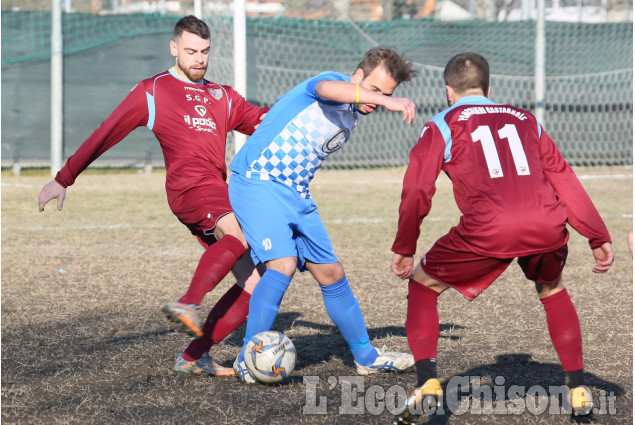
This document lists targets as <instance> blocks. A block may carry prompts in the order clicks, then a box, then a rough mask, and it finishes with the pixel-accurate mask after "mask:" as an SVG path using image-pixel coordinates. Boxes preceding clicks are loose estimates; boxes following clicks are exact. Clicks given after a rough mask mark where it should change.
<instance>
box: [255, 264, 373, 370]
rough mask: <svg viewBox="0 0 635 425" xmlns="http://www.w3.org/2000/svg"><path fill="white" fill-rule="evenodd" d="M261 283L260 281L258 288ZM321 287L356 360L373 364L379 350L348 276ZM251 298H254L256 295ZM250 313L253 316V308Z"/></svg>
mask: <svg viewBox="0 0 635 425" xmlns="http://www.w3.org/2000/svg"><path fill="white" fill-rule="evenodd" d="M259 285H260V283H259V284H258V285H257V286H256V289H257V288H258V286H259ZM320 289H321V290H322V297H323V298H324V306H325V307H326V312H327V313H328V315H329V317H330V318H331V320H332V321H333V323H335V325H336V326H337V327H338V328H339V330H340V332H341V333H342V336H343V337H344V339H345V340H346V342H347V343H348V345H349V347H350V348H351V351H352V353H353V357H354V358H355V361H356V362H357V363H359V364H360V365H362V366H369V365H371V364H373V362H374V361H375V359H377V350H375V348H374V347H373V346H372V345H371V344H370V340H369V338H368V332H367V331H366V323H365V322H364V316H363V315H362V310H361V309H360V308H359V303H358V302H357V298H355V296H354V295H353V291H351V286H350V285H349V284H348V280H347V279H346V276H344V278H343V279H342V280H339V281H337V282H335V283H333V284H331V285H328V286H321V285H320ZM255 293H256V291H254V294H255ZM251 299H252V300H253V299H254V295H252V296H251ZM250 308H251V304H250ZM249 315H250V316H251V310H250V311H249Z"/></svg>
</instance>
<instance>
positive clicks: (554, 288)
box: [535, 276, 564, 298]
mask: <svg viewBox="0 0 635 425" xmlns="http://www.w3.org/2000/svg"><path fill="white" fill-rule="evenodd" d="M535 284H536V292H538V295H539V296H540V298H545V297H548V296H549V295H553V294H555V293H556V292H560V291H561V290H563V289H564V286H563V285H562V277H561V276H558V277H557V278H556V279H555V280H554V281H551V282H547V281H544V280H538V281H536V282H535Z"/></svg>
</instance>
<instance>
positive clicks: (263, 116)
mask: <svg viewBox="0 0 635 425" xmlns="http://www.w3.org/2000/svg"><path fill="white" fill-rule="evenodd" d="M265 115H267V113H266V112H265V113H264V114H262V115H261V116H260V122H262V120H264V119H265ZM259 125H260V123H258V124H256V125H255V126H254V130H255V129H257V128H258V126H259Z"/></svg>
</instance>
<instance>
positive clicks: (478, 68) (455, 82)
mask: <svg viewBox="0 0 635 425" xmlns="http://www.w3.org/2000/svg"><path fill="white" fill-rule="evenodd" d="M443 80H444V81H445V85H446V86H450V87H452V88H453V89H454V91H455V92H457V93H458V94H461V93H465V92H467V91H468V90H470V89H481V90H483V94H484V95H485V96H487V89H488V88H489V64H488V63H487V59H485V58H484V57H483V56H481V55H479V54H478V53H472V52H466V53H461V54H458V55H456V56H454V57H453V58H452V59H450V61H449V62H448V64H447V65H446V66H445V70H444V71H443Z"/></svg>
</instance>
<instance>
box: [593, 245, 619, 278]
mask: <svg viewBox="0 0 635 425" xmlns="http://www.w3.org/2000/svg"><path fill="white" fill-rule="evenodd" d="M593 256H594V257H595V263H596V265H595V267H593V273H604V272H606V271H608V269H610V268H611V264H613V260H614V259H615V253H614V252H613V245H611V243H610V242H606V243H604V244H602V246H599V247H597V248H594V249H593Z"/></svg>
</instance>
